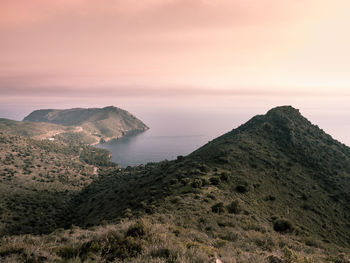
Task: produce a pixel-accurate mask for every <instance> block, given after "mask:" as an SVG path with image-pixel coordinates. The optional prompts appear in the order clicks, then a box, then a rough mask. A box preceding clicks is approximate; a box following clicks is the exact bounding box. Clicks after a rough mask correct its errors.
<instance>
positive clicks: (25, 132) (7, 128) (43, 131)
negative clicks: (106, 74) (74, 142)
mask: <svg viewBox="0 0 350 263" xmlns="http://www.w3.org/2000/svg"><path fill="white" fill-rule="evenodd" d="M72 130H73V129H72V128H70V127H64V126H62V125H57V124H52V123H45V122H40V123H31V122H22V121H13V120H9V119H3V118H0V131H1V132H6V133H9V134H13V135H19V136H27V137H31V138H38V139H40V138H50V137H52V136H55V135H56V134H58V133H63V132H70V131H72Z"/></svg>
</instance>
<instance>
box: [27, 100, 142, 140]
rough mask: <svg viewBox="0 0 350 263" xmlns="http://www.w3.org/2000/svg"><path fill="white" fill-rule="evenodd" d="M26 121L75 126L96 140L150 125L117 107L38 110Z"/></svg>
mask: <svg viewBox="0 0 350 263" xmlns="http://www.w3.org/2000/svg"><path fill="white" fill-rule="evenodd" d="M23 121H25V122H48V123H53V124H58V125H62V126H66V127H67V126H68V127H75V128H76V130H75V131H76V132H81V133H83V134H84V135H85V136H87V137H91V138H94V139H95V141H97V142H98V141H100V140H104V141H108V140H111V139H114V138H120V137H122V136H124V135H127V134H133V133H137V132H142V131H145V130H147V129H148V127H147V126H146V125H145V124H144V123H143V122H142V121H140V120H139V119H137V118H136V117H135V116H134V115H132V114H130V113H129V112H127V111H125V110H122V109H120V108H117V107H113V106H109V107H105V108H88V109H84V108H74V109H66V110H54V109H47V110H36V111H34V112H32V113H30V114H29V115H28V116H27V117H25V118H24V120H23Z"/></svg>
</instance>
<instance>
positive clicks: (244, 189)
mask: <svg viewBox="0 0 350 263" xmlns="http://www.w3.org/2000/svg"><path fill="white" fill-rule="evenodd" d="M236 191H237V192H238V193H241V194H244V193H246V192H248V191H249V188H248V185H245V184H239V185H237V186H236Z"/></svg>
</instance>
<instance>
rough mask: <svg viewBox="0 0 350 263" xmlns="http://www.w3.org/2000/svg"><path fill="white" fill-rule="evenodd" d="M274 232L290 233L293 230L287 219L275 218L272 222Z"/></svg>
mask: <svg viewBox="0 0 350 263" xmlns="http://www.w3.org/2000/svg"><path fill="white" fill-rule="evenodd" d="M273 229H274V230H275V231H276V232H282V233H291V232H293V230H294V226H293V224H292V223H291V222H290V221H288V220H287V219H277V220H276V221H275V222H274V224H273Z"/></svg>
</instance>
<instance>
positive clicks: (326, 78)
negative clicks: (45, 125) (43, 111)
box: [0, 0, 350, 144]
mask: <svg viewBox="0 0 350 263" xmlns="http://www.w3.org/2000/svg"><path fill="white" fill-rule="evenodd" d="M349 8H350V2H349V1H348V0H332V1H330V0H216V1H213V0H137V1H136V0H135V1H134V0H30V1H27V0H1V1H0V117H6V118H12V119H21V118H23V117H24V116H25V115H26V114H28V113H29V112H30V111H31V110H34V109H38V108H70V107H100V106H105V105H115V106H119V107H123V108H126V109H127V110H130V111H131V112H133V113H136V114H138V115H141V116H142V115H143V114H144V115H145V112H148V113H147V114H151V113H152V114H153V113H156V112H159V110H163V109H168V110H169V109H177V110H184V109H188V110H193V111H197V112H206V111H208V112H209V111H210V112H212V111H213V110H214V111H217V113H218V114H220V113H227V112H229V113H231V112H232V114H233V113H234V112H235V111H234V110H235V109H244V110H246V111H248V112H249V113H251V114H255V113H263V112H262V111H265V110H267V109H268V108H270V107H273V106H277V105H284V104H292V105H293V106H295V107H297V108H300V109H301V110H302V111H303V112H305V113H306V114H307V115H308V116H310V118H311V119H312V120H314V121H315V122H318V123H320V124H322V125H324V126H325V127H328V130H330V131H331V132H332V133H333V134H335V135H337V136H338V137H341V138H343V137H342V136H343V135H341V134H342V133H341V132H344V131H340V129H345V128H344V127H343V126H342V127H343V128H337V129H335V128H334V127H333V125H334V124H335V122H336V121H339V120H341V119H343V118H349V117H350V106H348V103H347V102H348V100H349V98H350V88H349V87H350V72H349V71H350V49H349V46H350V34H348V26H349V25H350V16H349V15H348V10H349ZM147 114H146V115H147ZM342 125H343V124H342ZM344 134H345V133H344ZM344 140H348V141H349V144H350V138H344Z"/></svg>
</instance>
